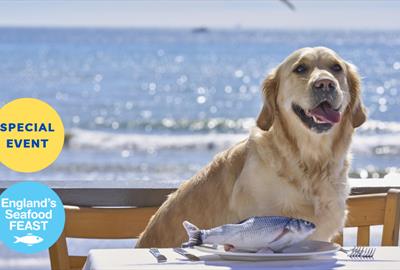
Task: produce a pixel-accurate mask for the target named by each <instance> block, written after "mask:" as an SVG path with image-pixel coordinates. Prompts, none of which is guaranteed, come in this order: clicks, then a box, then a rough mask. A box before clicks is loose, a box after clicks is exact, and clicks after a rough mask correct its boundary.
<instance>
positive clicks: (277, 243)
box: [269, 228, 290, 252]
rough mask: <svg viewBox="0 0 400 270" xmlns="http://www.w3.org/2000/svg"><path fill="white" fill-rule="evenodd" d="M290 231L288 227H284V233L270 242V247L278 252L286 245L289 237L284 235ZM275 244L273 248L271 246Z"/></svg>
mask: <svg viewBox="0 0 400 270" xmlns="http://www.w3.org/2000/svg"><path fill="white" fill-rule="evenodd" d="M288 232H290V230H289V229H288V228H284V229H283V231H282V233H281V234H279V235H278V236H277V237H276V238H275V239H274V240H273V241H272V242H270V243H269V248H270V249H272V250H273V251H275V252H277V251H280V250H281V249H283V248H284V247H285V246H286V242H287V239H285V238H284V236H285V235H286V234H287V233H288ZM271 246H273V248H272V247H271Z"/></svg>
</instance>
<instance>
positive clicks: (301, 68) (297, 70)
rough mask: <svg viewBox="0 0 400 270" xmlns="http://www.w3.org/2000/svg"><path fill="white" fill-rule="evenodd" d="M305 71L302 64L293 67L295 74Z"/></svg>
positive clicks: (305, 68)
mask: <svg viewBox="0 0 400 270" xmlns="http://www.w3.org/2000/svg"><path fill="white" fill-rule="evenodd" d="M306 71H307V66H306V65H304V64H300V65H298V66H296V67H295V68H294V69H293V72H294V73H297V74H304V73H306Z"/></svg>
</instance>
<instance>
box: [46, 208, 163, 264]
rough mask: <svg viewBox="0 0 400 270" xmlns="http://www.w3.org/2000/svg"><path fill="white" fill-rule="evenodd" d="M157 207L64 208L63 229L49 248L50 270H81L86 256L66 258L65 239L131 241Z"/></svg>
mask: <svg viewBox="0 0 400 270" xmlns="http://www.w3.org/2000/svg"><path fill="white" fill-rule="evenodd" d="M157 209H158V207H142V208H86V207H85V208H81V207H76V206H65V215H66V216H65V218H66V219H65V227H64V231H63V233H62V235H61V237H60V238H59V239H58V240H57V242H56V243H55V244H54V245H53V246H52V247H51V248H50V249H49V253H50V261H51V269H52V270H73V269H82V267H83V265H84V264H85V261H86V256H69V255H68V247H67V242H66V237H70V238H88V239H132V238H137V237H138V236H139V234H140V233H141V232H142V231H143V230H144V229H145V227H146V225H147V223H148V221H149V219H150V217H151V216H152V215H153V214H154V213H155V212H156V211H157Z"/></svg>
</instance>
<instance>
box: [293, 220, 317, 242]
mask: <svg viewBox="0 0 400 270" xmlns="http://www.w3.org/2000/svg"><path fill="white" fill-rule="evenodd" d="M287 226H288V229H289V230H290V231H292V232H294V233H296V234H300V235H304V236H305V237H307V236H309V235H310V234H312V233H313V232H314V231H315V229H316V227H315V224H314V223H312V222H310V221H307V220H304V219H298V218H292V219H291V220H290V221H289V224H288V225H287Z"/></svg>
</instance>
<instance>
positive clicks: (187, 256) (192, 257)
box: [173, 248, 200, 261]
mask: <svg viewBox="0 0 400 270" xmlns="http://www.w3.org/2000/svg"><path fill="white" fill-rule="evenodd" d="M173 250H174V251H175V252H176V253H178V254H180V255H182V256H184V257H186V258H188V259H189V260H191V261H200V258H199V257H197V256H195V255H193V254H191V253H189V252H187V251H186V250H184V249H183V248H174V249H173Z"/></svg>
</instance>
